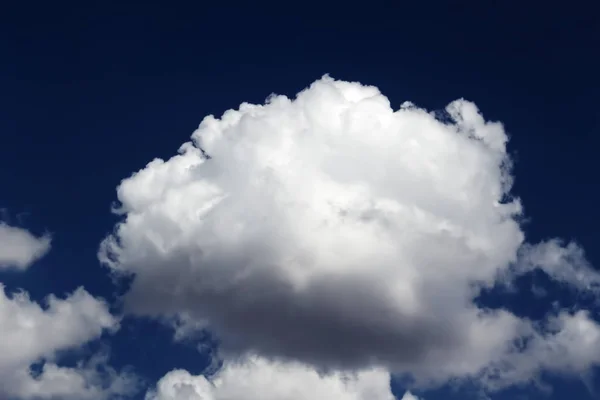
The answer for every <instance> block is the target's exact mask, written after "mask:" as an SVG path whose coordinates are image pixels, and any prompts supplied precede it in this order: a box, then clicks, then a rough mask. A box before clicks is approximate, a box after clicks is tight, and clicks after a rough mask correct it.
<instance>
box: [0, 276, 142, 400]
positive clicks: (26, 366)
mask: <svg viewBox="0 0 600 400" xmlns="http://www.w3.org/2000/svg"><path fill="white" fill-rule="evenodd" d="M0 288H1V290H0V354H1V355H2V356H0V397H2V398H6V397H9V398H17V399H94V400H97V399H103V398H106V397H108V396H109V395H110V394H114V393H125V392H129V391H130V390H131V389H132V384H133V383H134V381H133V380H132V379H130V377H128V376H126V375H119V374H117V373H116V372H115V371H114V370H112V369H110V368H107V367H106V366H105V365H104V363H102V362H101V361H102V360H99V359H96V358H94V359H92V360H90V361H89V362H87V363H82V364H80V365H79V366H77V367H73V368H66V367H60V366H58V365H57V364H56V363H55V361H56V360H55V358H56V356H57V354H58V353H59V352H61V351H64V350H69V349H72V348H77V347H78V346H81V345H83V344H85V343H86V342H88V341H90V340H93V339H96V338H98V337H99V336H100V335H101V333H102V332H103V331H104V330H106V329H114V328H116V327H117V321H116V320H115V318H114V317H113V316H111V314H110V313H109V312H108V310H107V306H106V304H104V302H102V301H101V300H98V299H96V298H94V297H92V296H90V295H89V294H88V293H87V292H86V291H85V290H83V289H78V290H77V291H75V292H74V293H73V294H72V295H70V296H69V297H67V298H65V299H59V298H56V297H55V296H49V297H48V298H47V307H45V308H43V307H41V306H40V305H39V304H37V303H35V302H33V301H31V300H30V299H29V298H28V296H27V294H26V293H24V292H20V293H17V294H14V295H12V296H8V295H7V294H6V293H5V290H4V287H3V286H2V285H1V284H0ZM40 361H44V362H45V364H44V365H43V369H42V371H41V372H40V373H39V374H37V373H34V372H33V371H32V370H31V366H32V365H33V364H34V363H38V362H40ZM97 367H102V369H104V372H99V370H98V368H97Z"/></svg>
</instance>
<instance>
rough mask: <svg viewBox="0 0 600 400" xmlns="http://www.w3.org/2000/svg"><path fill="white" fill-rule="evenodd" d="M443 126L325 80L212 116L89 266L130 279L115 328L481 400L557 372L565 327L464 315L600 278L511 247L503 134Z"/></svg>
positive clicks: (150, 179)
mask: <svg viewBox="0 0 600 400" xmlns="http://www.w3.org/2000/svg"><path fill="white" fill-rule="evenodd" d="M446 113H447V115H446V117H445V118H444V120H447V121H446V122H441V121H440V120H439V119H437V118H436V116H435V115H434V114H433V113H428V112H426V111H425V110H423V109H419V108H417V107H416V106H414V105H412V104H410V103H405V104H404V105H403V106H402V107H401V108H400V109H399V110H397V111H394V110H392V108H391V107H390V104H389V101H388V99H387V98H386V97H385V96H383V95H382V94H381V93H380V92H379V91H378V89H376V88H374V87H370V86H363V85H360V84H358V83H349V82H341V81H335V80H333V79H331V78H328V77H325V78H323V79H321V80H319V81H317V82H315V83H314V84H313V85H311V87H310V88H308V89H307V90H305V91H303V92H302V93H300V94H299V95H298V96H297V98H295V99H288V98H286V97H284V96H272V97H271V98H270V99H269V101H268V102H267V104H265V105H252V104H246V103H244V104H242V105H241V106H240V108H239V110H229V111H227V112H225V114H224V115H223V116H222V117H221V118H220V119H216V118H214V117H212V116H209V117H207V118H205V119H204V121H203V122H202V123H201V125H200V127H199V129H198V130H197V131H196V132H194V134H193V136H192V142H191V143H185V144H184V145H183V146H182V147H181V150H180V154H179V155H176V156H175V157H173V158H171V159H170V160H167V161H163V160H159V159H156V160H154V161H152V162H151V163H149V164H148V165H147V166H146V167H145V168H144V169H142V170H141V171H139V172H138V173H136V174H134V175H133V176H131V177H129V178H127V179H125V180H124V181H123V182H122V183H121V185H120V186H119V188H118V198H119V200H120V202H121V209H120V210H119V211H120V212H122V213H123V214H124V215H125V220H124V221H123V223H121V224H119V225H118V226H117V228H116V231H115V234H114V235H112V236H110V237H108V238H107V239H106V240H105V241H104V242H103V244H102V246H101V250H100V258H101V260H102V261H103V262H105V263H107V264H108V265H110V266H111V268H113V269H114V270H115V271H120V272H123V273H126V274H129V273H131V274H135V279H134V281H133V284H132V287H131V290H130V292H129V293H128V294H127V296H126V307H127V310H128V312H131V313H138V314H147V315H155V316H174V315H183V316H184V319H185V320H186V321H188V322H189V323H190V325H189V326H195V327H206V326H210V328H211V329H212V330H214V331H215V333H216V334H217V335H218V336H219V337H220V339H221V341H222V345H223V349H224V350H225V352H226V353H227V354H236V353H238V354H239V353H245V352H248V351H250V352H256V353H258V354H261V355H264V356H267V357H280V358H283V359H291V360H299V361H301V362H304V363H308V364H312V365H315V366H318V367H324V368H340V369H355V368H358V369H361V368H370V367H372V366H376V367H383V368H388V369H390V370H392V371H394V372H400V373H410V374H411V375H412V376H413V377H414V378H415V379H416V381H417V383H418V384H426V383H443V382H445V381H446V380H448V379H452V378H469V377H484V378H482V379H483V381H486V382H487V384H488V386H489V387H491V388H494V387H500V386H503V385H508V384H511V383H513V381H515V380H516V381H520V380H521V378H518V377H515V378H514V379H509V377H510V376H513V375H512V373H511V371H513V370H515V369H522V370H527V371H530V372H531V374H534V373H537V372H538V371H539V370H540V368H550V369H552V368H557V365H560V364H556V363H558V362H559V361H560V362H562V361H561V360H558V359H556V358H554V357H552V356H550V355H548V354H552V353H551V349H550V348H549V347H548V346H549V343H551V342H552V340H555V339H556V338H558V337H561V336H560V334H561V332H563V331H567V330H568V327H569V326H570V324H564V325H562V326H561V329H562V330H560V329H559V331H558V332H557V333H556V334H554V335H552V334H550V335H546V334H545V333H544V332H545V331H540V330H539V329H537V328H536V326H535V325H534V324H532V323H531V322H530V321H528V320H526V319H520V318H518V317H516V316H515V315H513V314H511V313H510V312H508V311H506V310H497V311H492V310H485V309H480V308H478V307H477V306H476V305H475V304H474V302H473V299H474V298H475V297H476V296H477V295H478V294H479V291H480V288H481V287H482V286H488V285H492V284H494V283H495V282H496V281H497V279H498V277H501V276H502V277H506V275H507V274H509V275H510V274H514V273H525V272H527V271H529V270H531V269H532V268H541V269H542V270H544V271H546V272H547V273H549V274H550V276H551V277H552V278H554V279H559V280H561V281H564V282H565V283H566V284H575V285H576V287H577V288H578V289H582V290H585V289H586V287H585V286H584V285H582V284H581V280H580V279H579V277H580V275H581V274H582V273H584V274H585V276H586V277H587V278H586V279H588V278H589V279H591V282H598V281H599V280H598V279H599V278H598V273H597V272H596V271H594V270H593V269H592V268H589V267H585V264H583V263H582V262H580V261H581V260H583V257H582V254H579V253H578V251H579V250H578V248H577V247H574V246H562V245H561V244H560V242H559V241H555V240H554V241H550V242H548V243H551V245H550V246H549V245H548V243H545V244H541V245H529V244H524V234H523V232H522V230H521V228H520V226H519V223H518V219H519V218H520V216H521V212H522V208H521V204H520V202H519V200H518V199H515V198H512V197H511V193H510V189H511V185H512V181H513V176H512V171H511V168H510V167H511V160H510V158H509V156H508V154H507V151H506V143H507V135H506V133H505V131H504V128H503V126H502V124H500V123H497V122H486V121H485V120H484V118H483V117H482V115H481V114H480V113H479V112H478V110H477V108H476V106H475V105H474V104H473V103H470V102H468V101H465V100H457V101H455V102H452V103H451V104H450V105H449V106H448V107H447V108H446ZM205 154H206V155H208V156H209V159H207V157H205ZM557 254H562V256H561V257H558V258H557V257H556V255H557ZM573 260H576V262H572V261H573ZM515 265H516V267H515ZM588 321H589V324H591V325H590V326H593V327H594V328H593V329H595V328H596V327H597V325H595V322H593V321H591V320H588ZM559 325H560V324H559ZM593 329H591V328H590V330H591V331H593ZM185 331H186V330H185V329H180V332H185ZM524 337H529V338H532V339H530V340H529V341H528V346H529V347H530V348H531V349H530V350H527V351H525V352H523V351H522V349H519V350H518V351H516V350H515V345H514V343H515V341H516V340H518V339H519V338H524ZM564 345H565V346H575V345H577V346H584V349H585V350H582V352H576V353H573V354H576V355H574V356H573V357H576V358H577V359H573V363H576V361H577V360H578V361H577V362H579V364H577V365H580V366H589V365H591V364H593V363H595V362H597V361H598V360H597V359H594V360H591V359H590V358H589V357H588V358H587V359H584V361H585V362H584V361H581V360H580V358H581V357H584V355H585V354H589V352H593V351H596V350H597V348H595V347H593V346H595V345H596V344H595V342H593V341H590V342H579V343H575V342H573V341H565V342H564ZM569 348H570V347H569ZM497 360H503V362H504V363H505V364H507V365H508V366H509V367H506V366H503V367H502V368H498V367H497V364H496V363H495V362H496V361H497ZM526 366H528V367H526ZM491 371H494V372H497V373H492V372H491ZM565 371H566V370H565ZM531 374H530V375H531ZM517 383H518V382H517Z"/></svg>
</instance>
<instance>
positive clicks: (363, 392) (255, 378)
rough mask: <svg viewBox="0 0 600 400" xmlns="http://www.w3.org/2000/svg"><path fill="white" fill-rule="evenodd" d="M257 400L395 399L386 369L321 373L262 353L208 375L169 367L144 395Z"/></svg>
mask: <svg viewBox="0 0 600 400" xmlns="http://www.w3.org/2000/svg"><path fill="white" fill-rule="evenodd" d="M408 396H410V394H408ZM405 397H406V396H405ZM259 399H260V400H281V399H286V400H314V399H328V400H394V399H395V397H394V396H393V395H392V393H391V389H390V376H389V374H388V373H386V372H385V371H382V370H376V369H373V370H368V371H361V372H357V373H354V374H341V373H331V374H323V373H321V374H320V373H319V372H317V371H316V370H315V369H313V368H311V367H309V366H306V365H302V364H299V363H282V362H276V361H268V360H265V359H262V358H259V357H249V358H245V359H243V360H240V361H236V362H233V361H231V362H229V363H227V364H225V365H224V367H223V368H222V369H221V370H220V371H219V372H218V373H217V374H216V375H215V376H212V377H208V378H207V377H204V376H201V375H200V376H193V375H191V374H190V373H189V372H187V371H184V370H174V371H171V372H169V373H168V374H167V375H165V376H164V377H163V378H162V379H161V380H160V381H159V382H158V384H157V385H156V388H155V390H152V391H150V392H148V393H147V395H146V400H259ZM406 399H415V398H414V397H406Z"/></svg>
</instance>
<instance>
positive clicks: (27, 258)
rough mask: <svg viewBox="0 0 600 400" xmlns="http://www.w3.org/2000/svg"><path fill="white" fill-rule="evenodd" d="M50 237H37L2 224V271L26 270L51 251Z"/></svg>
mask: <svg viewBox="0 0 600 400" xmlns="http://www.w3.org/2000/svg"><path fill="white" fill-rule="evenodd" d="M50 242H51V239H50V236H48V235H46V236H42V237H36V236H34V235H32V234H31V233H30V232H28V231H27V230H25V229H22V228H17V227H14V226H9V225H7V224H5V223H3V222H0V269H2V268H14V269H18V270H25V269H27V268H28V267H29V266H30V265H31V264H33V263H34V262H35V261H37V260H38V259H40V258H41V257H43V256H44V255H45V254H46V253H47V252H48V250H50Z"/></svg>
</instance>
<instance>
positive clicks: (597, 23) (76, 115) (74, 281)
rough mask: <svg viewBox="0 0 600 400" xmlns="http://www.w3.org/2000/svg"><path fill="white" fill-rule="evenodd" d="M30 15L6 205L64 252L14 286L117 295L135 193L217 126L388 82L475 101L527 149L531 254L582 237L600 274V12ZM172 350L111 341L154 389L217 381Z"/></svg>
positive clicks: (83, 6)
mask: <svg viewBox="0 0 600 400" xmlns="http://www.w3.org/2000/svg"><path fill="white" fill-rule="evenodd" d="M20 3H21V4H20V5H16V4H4V5H3V7H2V8H3V9H2V11H1V14H3V15H2V17H0V18H1V19H2V23H0V50H1V53H0V54H1V56H2V60H3V61H2V62H1V63H0V89H1V91H0V93H1V94H0V182H1V183H2V186H1V189H0V208H5V209H6V210H8V212H7V216H6V218H8V221H13V222H15V223H16V222H17V221H19V223H20V224H21V225H22V226H26V227H27V228H30V229H32V230H34V231H35V232H38V233H41V232H43V231H45V230H49V231H50V232H52V234H53V235H54V242H53V249H52V251H51V252H50V254H49V255H48V256H47V257H46V258H44V259H42V260H41V262H39V263H38V264H36V265H35V266H34V267H32V268H31V270H30V271H28V272H27V273H26V274H22V275H15V274H9V275H6V276H5V275H2V276H0V278H1V279H2V281H3V282H5V283H6V284H7V285H8V287H9V288H14V287H17V286H20V287H24V288H25V289H27V290H29V291H30V292H31V293H32V296H33V297H34V298H36V299H39V298H41V297H43V296H44V295H46V294H47V293H50V292H54V293H58V294H60V293H64V292H67V291H72V290H73V289H75V288H76V287H77V286H80V285H84V286H85V287H86V288H87V290H88V291H90V292H91V293H93V294H95V295H101V296H104V297H108V298H110V297H111V296H113V294H114V292H115V288H114V286H113V285H112V283H111V281H110V279H109V278H108V276H107V272H106V271H105V270H103V269H102V268H100V266H99V265H98V262H97V260H96V250H97V246H98V244H99V242H100V240H101V239H102V238H103V237H104V236H105V235H106V234H107V233H108V232H109V231H110V229H111V228H112V226H113V225H114V223H115V218H114V217H113V216H111V214H110V205H111V203H112V202H113V201H114V200H115V197H116V196H115V188H116V186H117V185H118V183H119V181H120V180H121V179H122V178H125V177H127V176H128V175H129V174H131V173H132V172H133V171H135V170H137V169H139V168H141V167H143V166H144V165H145V164H146V163H147V162H148V161H150V160H151V159H152V158H154V157H169V156H171V155H173V154H174V152H175V151H176V150H177V148H178V147H179V145H180V144H181V143H182V142H184V141H185V140H187V138H188V137H189V135H190V134H191V133H192V131H193V130H194V129H195V128H196V127H197V125H198V123H199V122H200V121H201V119H202V118H203V116H205V115H207V114H212V113H214V114H218V115H220V114H221V113H222V112H223V111H224V110H226V109H228V108H232V107H237V106H238V105H239V104H240V103H241V102H242V101H247V102H262V101H263V100H264V99H265V98H266V97H267V96H268V95H269V94H270V93H272V92H276V93H281V94H286V95H289V96H291V95H294V94H295V93H296V92H298V91H299V90H301V89H302V88H304V87H305V86H307V85H308V84H310V83H311V82H312V81H314V80H315V79H317V78H319V77H320V76H322V75H323V74H325V73H329V74H331V75H332V76H333V77H335V78H340V79H345V80H357V81H360V82H362V83H365V84H372V85H376V86H378V87H379V88H380V89H381V90H382V92H383V93H384V94H385V95H387V96H388V97H389V98H390V100H391V102H392V105H393V106H394V107H397V106H399V105H400V104H401V103H402V102H403V101H405V100H410V101H412V102H414V103H416V104H418V105H420V106H423V107H426V108H428V109H436V108H440V107H443V106H444V105H445V104H447V103H448V102H450V101H451V100H454V99H456V98H459V97H464V98H466V99H469V100H472V101H474V102H475V103H476V104H477V105H478V106H479V107H480V109H481V110H482V112H483V113H484V115H485V116H486V117H487V118H489V119H495V120H500V121H502V122H503V123H504V124H505V126H506V128H507V131H508V132H509V134H510V135H511V142H510V150H511V153H512V154H513V155H514V157H515V160H516V165H515V174H516V177H517V180H516V186H515V189H514V192H515V194H517V195H518V196H520V197H521V198H522V199H523V202H524V204H525V207H526V208H525V211H526V214H527V216H528V217H530V218H531V222H530V223H529V224H528V225H527V229H526V231H527V233H528V234H529V235H530V236H529V237H530V239H531V240H532V241H536V240H538V239H542V238H544V237H547V236H560V237H565V238H573V239H575V240H577V241H578V242H579V243H580V244H581V245H582V246H583V247H584V248H585V249H586V252H587V254H588V258H589V260H590V261H591V262H592V263H593V264H595V265H596V266H598V265H600V251H599V250H598V243H600V232H599V230H598V225H597V224H598V221H600V212H599V210H598V206H597V205H598V204H600V180H599V179H598V178H597V176H598V172H599V171H600V168H599V167H598V161H597V153H598V148H599V147H600V138H599V133H600V111H599V110H598V105H599V104H600V98H599V94H598V93H599V89H600V78H599V77H598V71H600V61H599V60H600V58H599V57H598V49H599V48H600V20H599V17H598V10H597V9H594V8H595V6H594V3H595V2H593V1H588V2H587V3H586V2H581V3H578V2H560V3H556V4H553V3H552V2H545V3H540V4H539V6H533V5H532V4H533V3H531V2H523V3H528V4H529V5H528V6H523V5H521V2H511V1H509V2H499V1H440V2H433V1H432V2H427V3H428V4H423V5H420V6H417V5H414V4H410V5H408V3H407V4H405V2H401V1H397V2H389V5H387V6H381V5H378V6H373V5H372V4H371V2H359V3H358V4H356V5H349V4H342V3H338V4H335V3H334V2H331V3H329V2H322V4H320V5H318V6H312V5H311V6H309V5H307V4H304V3H302V2H301V3H297V2H294V3H292V4H289V5H288V4H285V2H279V4H278V5H271V4H269V5H267V4H266V3H264V4H263V5H262V6H258V5H254V4H253V3H252V4H250V3H251V2H248V4H246V5H240V4H234V3H235V2H233V3H228V4H227V5H223V6H217V5H215V4H211V5H200V4H201V3H202V2H187V3H188V4H187V5H182V4H183V2H182V3H179V4H177V5H169V6H167V5H166V4H167V2H162V4H161V3H159V2H140V3H139V4H134V3H129V2H111V1H100V2H73V3H69V2H41V1H33V2H20ZM411 3H412V2H411ZM414 3H417V2H414ZM424 3H426V2H424ZM190 4H196V5H195V6H190ZM329 4H330V5H329ZM379 4H381V3H379ZM391 4H396V5H394V6H392V5H391ZM6 218H5V219H6ZM516 307H526V304H517V305H516ZM124 332H126V333H124ZM132 333H133V334H132ZM169 338H170V333H169V332H168V331H167V330H166V329H162V328H161V329H159V328H158V327H157V326H154V324H150V323H148V325H142V324H141V323H140V322H128V323H126V325H125V326H124V328H123V332H122V333H120V334H118V335H117V337H116V338H107V340H108V341H110V342H112V348H113V353H114V360H115V363H116V364H118V365H122V364H132V365H134V366H135V367H136V369H137V370H138V371H139V372H140V373H141V374H143V375H145V376H146V378H147V379H148V380H149V381H151V382H152V381H155V380H156V379H158V378H160V377H161V376H162V375H163V374H164V373H165V372H167V371H168V370H170V369H172V368H173V367H174V366H177V367H182V368H187V369H189V370H190V371H195V372H199V371H201V369H202V367H203V361H202V359H201V358H198V357H197V356H196V354H194V352H193V351H192V350H191V348H189V347H186V346H184V345H181V346H178V347H172V346H171V345H170V343H169V340H170V339H169ZM598 387H600V383H599V384H598ZM566 394H569V396H568V397H569V398H581V399H585V398H589V394H587V393H586V391H585V389H584V388H583V386H582V385H581V384H580V383H578V382H565V381H556V391H555V393H554V394H552V395H550V396H549V397H547V398H551V399H561V398H567V397H566ZM563 396H565V397H563ZM586 396H587V397H586ZM426 398H427V399H428V400H430V399H432V400H435V399H436V398H437V397H436V396H435V395H434V394H432V395H430V396H428V397H426ZM440 398H441V397H440ZM498 398H503V397H498Z"/></svg>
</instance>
